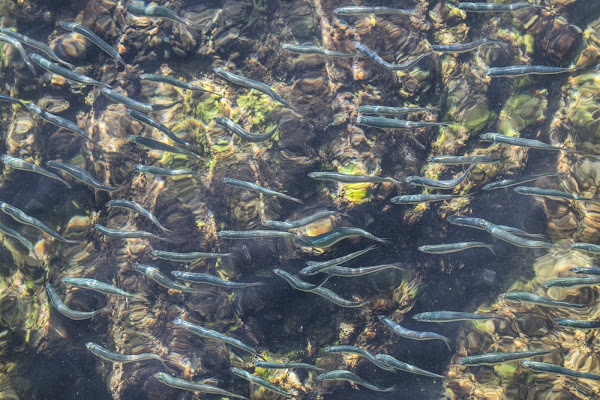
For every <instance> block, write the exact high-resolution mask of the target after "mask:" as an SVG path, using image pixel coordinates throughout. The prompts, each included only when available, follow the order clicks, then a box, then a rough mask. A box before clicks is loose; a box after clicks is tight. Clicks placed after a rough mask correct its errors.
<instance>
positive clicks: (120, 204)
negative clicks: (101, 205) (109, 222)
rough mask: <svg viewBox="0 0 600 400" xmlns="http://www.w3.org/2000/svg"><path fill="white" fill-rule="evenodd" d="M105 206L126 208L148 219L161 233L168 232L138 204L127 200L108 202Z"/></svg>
mask: <svg viewBox="0 0 600 400" xmlns="http://www.w3.org/2000/svg"><path fill="white" fill-rule="evenodd" d="M105 206H106V207H120V208H127V209H130V210H133V211H135V212H136V213H138V214H140V215H143V216H144V217H146V218H148V219H149V220H150V221H152V223H153V224H154V225H156V226H158V227H159V228H160V229H161V230H162V231H163V232H170V231H169V230H168V229H167V228H165V227H164V226H162V225H161V223H160V222H159V221H158V219H157V218H156V217H155V216H154V215H153V214H152V213H151V212H150V211H148V210H146V209H145V208H144V207H142V206H141V205H139V204H138V203H135V202H133V201H129V200H110V201H109V202H108V203H106V204H105Z"/></svg>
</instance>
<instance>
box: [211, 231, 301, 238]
mask: <svg viewBox="0 0 600 400" xmlns="http://www.w3.org/2000/svg"><path fill="white" fill-rule="evenodd" d="M218 235H219V237H220V238H223V239H277V238H291V239H302V238H303V237H302V236H299V235H296V234H294V233H290V232H280V231H265V230H251V231H219V233H218Z"/></svg>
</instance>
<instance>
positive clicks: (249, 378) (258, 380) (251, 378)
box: [229, 367, 294, 397]
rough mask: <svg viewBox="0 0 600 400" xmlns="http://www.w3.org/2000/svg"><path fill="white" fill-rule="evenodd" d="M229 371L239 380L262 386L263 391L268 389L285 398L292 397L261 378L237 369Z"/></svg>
mask: <svg viewBox="0 0 600 400" xmlns="http://www.w3.org/2000/svg"><path fill="white" fill-rule="evenodd" d="M229 370H230V371H231V373H232V374H234V375H236V376H239V377H240V378H243V379H246V380H247V381H249V382H251V383H254V384H255V385H258V386H262V387H264V388H265V389H268V390H270V391H272V392H275V393H277V394H280V395H282V396H285V397H293V396H294V395H293V394H292V393H289V392H287V391H285V390H283V389H281V388H279V387H277V386H275V385H273V384H272V383H270V382H268V381H266V380H264V379H263V378H259V377H258V376H254V375H252V374H251V373H250V372H248V371H245V370H243V369H240V368H237V367H230V368H229Z"/></svg>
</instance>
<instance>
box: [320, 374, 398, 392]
mask: <svg viewBox="0 0 600 400" xmlns="http://www.w3.org/2000/svg"><path fill="white" fill-rule="evenodd" d="M315 380H318V381H348V382H351V383H354V384H356V385H360V386H364V387H366V388H367V389H370V390H374V391H376V392H393V391H394V390H396V386H392V387H388V388H381V387H379V386H375V385H373V384H372V383H369V382H367V381H365V380H364V379H362V378H361V377H359V376H357V375H355V374H353V373H352V372H350V371H345V370H335V371H328V372H325V373H324V374H321V375H317V376H315Z"/></svg>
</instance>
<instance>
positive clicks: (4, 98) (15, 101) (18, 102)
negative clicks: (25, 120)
mask: <svg viewBox="0 0 600 400" xmlns="http://www.w3.org/2000/svg"><path fill="white" fill-rule="evenodd" d="M0 101H7V102H9V103H13V104H16V105H18V106H20V107H22V108H23V109H25V110H27V111H29V108H28V107H27V106H26V105H25V104H24V103H23V102H22V101H21V100H18V99H15V98H14V97H10V96H5V95H3V94H0Z"/></svg>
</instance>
